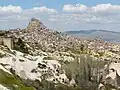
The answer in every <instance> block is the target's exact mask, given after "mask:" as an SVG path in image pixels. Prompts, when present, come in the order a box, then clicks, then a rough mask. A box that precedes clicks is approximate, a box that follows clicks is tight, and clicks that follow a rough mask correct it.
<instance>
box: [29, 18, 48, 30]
mask: <svg viewBox="0 0 120 90" xmlns="http://www.w3.org/2000/svg"><path fill="white" fill-rule="evenodd" d="M45 28H47V27H46V26H45V25H44V24H43V23H42V22H41V21H40V20H38V19H36V18H32V19H31V21H30V22H29V24H28V26H27V30H29V31H32V30H39V29H45Z"/></svg>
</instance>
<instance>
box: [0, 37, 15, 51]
mask: <svg viewBox="0 0 120 90" xmlns="http://www.w3.org/2000/svg"><path fill="white" fill-rule="evenodd" d="M0 45H6V46H7V47H8V48H10V49H12V48H13V40H12V38H5V37H0Z"/></svg>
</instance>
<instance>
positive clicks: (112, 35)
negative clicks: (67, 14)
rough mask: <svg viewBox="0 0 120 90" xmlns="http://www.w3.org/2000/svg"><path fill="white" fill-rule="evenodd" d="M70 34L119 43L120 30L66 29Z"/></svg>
mask: <svg viewBox="0 0 120 90" xmlns="http://www.w3.org/2000/svg"><path fill="white" fill-rule="evenodd" d="M65 33H66V34H68V35H70V36H77V37H84V38H96V37H99V38H101V39H103V40H105V41H109V42H113V43H120V32H115V31H108V30H79V31H66V32H65Z"/></svg>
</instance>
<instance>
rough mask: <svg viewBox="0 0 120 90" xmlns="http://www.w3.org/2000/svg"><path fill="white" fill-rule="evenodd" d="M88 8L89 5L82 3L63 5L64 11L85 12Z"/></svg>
mask: <svg viewBox="0 0 120 90" xmlns="http://www.w3.org/2000/svg"><path fill="white" fill-rule="evenodd" d="M86 10H87V6H85V5H82V4H76V5H71V4H68V5H64V6H63V11H65V12H84V11H86Z"/></svg>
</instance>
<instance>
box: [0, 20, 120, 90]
mask: <svg viewBox="0 0 120 90" xmlns="http://www.w3.org/2000/svg"><path fill="white" fill-rule="evenodd" d="M1 32H2V31H1ZM1 37H6V38H12V40H13V48H8V46H6V45H4V44H1V45H0V88H2V89H5V90H61V89H63V90H110V89H119V75H120V72H119V64H120V63H119V61H120V45H118V44H113V43H108V42H105V41H103V40H101V39H82V38H76V37H73V36H68V35H66V34H63V33H61V32H57V31H53V30H50V29H48V28H47V27H46V26H45V25H44V24H43V23H42V22H41V21H39V20H37V19H34V18H32V19H31V21H30V22H29V24H28V26H27V28H25V29H14V30H8V31H5V32H2V34H1Z"/></svg>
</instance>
